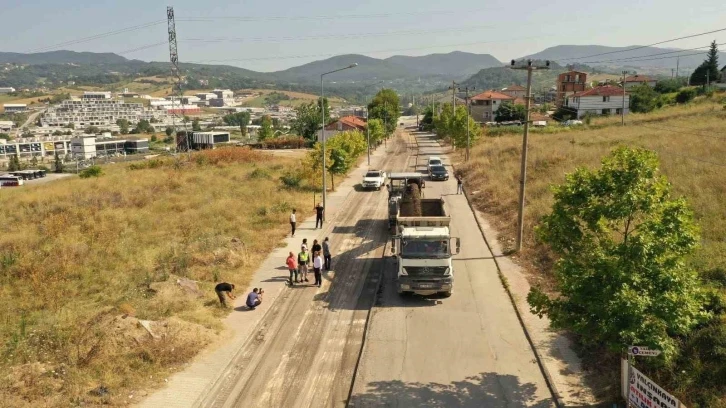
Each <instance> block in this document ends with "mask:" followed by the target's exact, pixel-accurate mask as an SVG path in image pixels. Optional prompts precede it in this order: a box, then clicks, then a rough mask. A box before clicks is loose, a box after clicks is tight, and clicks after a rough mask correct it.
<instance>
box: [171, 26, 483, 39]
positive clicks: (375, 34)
mask: <svg viewBox="0 0 726 408" xmlns="http://www.w3.org/2000/svg"><path fill="white" fill-rule="evenodd" d="M489 28H497V27H496V26H491V25H485V26H469V27H459V28H447V29H440V30H406V31H386V32H372V33H358V34H333V35H316V36H308V37H298V36H294V37H252V38H250V37H218V38H183V39H182V41H192V42H260V41H270V42H282V41H307V40H325V39H338V38H366V37H384V36H396V35H408V34H430V33H446V32H457V31H470V30H478V29H489Z"/></svg>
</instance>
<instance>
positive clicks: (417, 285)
mask: <svg viewBox="0 0 726 408" xmlns="http://www.w3.org/2000/svg"><path fill="white" fill-rule="evenodd" d="M397 208H398V210H397V212H396V220H395V235H394V236H393V237H392V239H391V254H393V256H395V257H396V268H397V279H396V287H397V291H398V293H399V294H401V295H405V294H418V295H433V294H441V295H443V296H445V297H449V296H451V294H452V292H453V290H454V265H453V263H452V261H451V258H452V256H453V255H456V254H458V253H459V250H460V248H461V240H460V239H459V238H452V237H451V234H450V232H449V224H450V222H451V216H450V215H449V214H447V213H446V208H445V206H444V200H443V198H428V199H427V198H420V199H418V200H415V199H412V198H411V197H406V196H405V195H404V197H403V198H401V199H400V200H399V201H398V204H397Z"/></svg>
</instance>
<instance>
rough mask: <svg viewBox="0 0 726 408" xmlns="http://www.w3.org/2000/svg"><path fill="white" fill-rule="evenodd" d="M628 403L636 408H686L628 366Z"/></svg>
mask: <svg viewBox="0 0 726 408" xmlns="http://www.w3.org/2000/svg"><path fill="white" fill-rule="evenodd" d="M628 402H629V403H630V406H632V407H636V408H685V407H684V406H683V405H681V402H680V401H678V399H676V397H674V396H672V395H671V394H669V393H668V392H666V391H665V390H664V389H663V388H661V387H660V386H659V385H658V384H656V383H654V382H653V381H652V380H651V379H650V378H648V377H646V376H645V375H644V374H643V373H641V372H640V371H638V370H637V369H636V368H635V367H633V366H632V365H630V364H628Z"/></svg>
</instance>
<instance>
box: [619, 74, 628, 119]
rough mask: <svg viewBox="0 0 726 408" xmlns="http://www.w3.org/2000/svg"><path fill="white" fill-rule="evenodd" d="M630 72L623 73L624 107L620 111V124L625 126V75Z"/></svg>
mask: <svg viewBox="0 0 726 408" xmlns="http://www.w3.org/2000/svg"><path fill="white" fill-rule="evenodd" d="M627 74H628V71H623V107H622V108H621V109H620V124H621V125H622V126H625V78H626V77H625V75H627Z"/></svg>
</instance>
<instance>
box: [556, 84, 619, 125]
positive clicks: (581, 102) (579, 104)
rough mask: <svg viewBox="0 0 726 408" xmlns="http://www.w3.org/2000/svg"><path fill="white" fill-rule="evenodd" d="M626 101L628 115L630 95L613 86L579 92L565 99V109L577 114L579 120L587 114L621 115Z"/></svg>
mask: <svg viewBox="0 0 726 408" xmlns="http://www.w3.org/2000/svg"><path fill="white" fill-rule="evenodd" d="M623 98H624V99H625V114H626V115H627V114H628V111H629V106H630V95H628V94H627V93H625V92H624V91H623V88H621V87H619V86H613V85H604V86H598V87H596V88H592V89H588V90H587V91H583V92H577V93H574V94H572V95H569V96H567V98H565V107H567V108H568V109H569V110H571V111H572V113H576V114H577V118H578V119H579V118H581V117H583V116H585V114H586V113H588V112H589V113H591V114H593V115H620V114H621V111H622V109H623Z"/></svg>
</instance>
